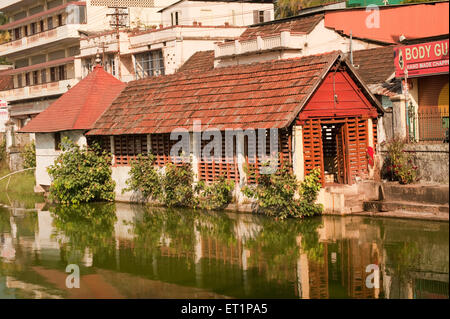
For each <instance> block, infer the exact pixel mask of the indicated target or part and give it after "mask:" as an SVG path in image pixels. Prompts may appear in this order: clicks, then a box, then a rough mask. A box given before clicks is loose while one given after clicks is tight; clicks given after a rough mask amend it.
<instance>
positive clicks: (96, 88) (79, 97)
mask: <svg viewBox="0 0 450 319" xmlns="http://www.w3.org/2000/svg"><path fill="white" fill-rule="evenodd" d="M124 87H125V83H123V82H121V81H119V80H117V79H116V78H115V77H114V76H112V75H111V74H109V73H108V72H106V71H105V70H103V68H102V67H101V66H96V67H95V68H94V70H93V72H92V73H90V74H89V75H88V76H87V77H86V78H84V79H83V80H82V81H80V82H78V83H77V84H76V85H75V86H74V87H73V88H71V89H70V90H69V91H68V92H66V93H65V94H63V95H62V96H61V97H60V98H59V99H57V100H56V101H55V102H54V103H53V104H51V105H50V106H49V107H48V108H47V109H46V110H44V111H43V112H41V113H40V114H39V115H37V116H36V117H35V118H33V119H32V120H31V121H30V122H29V123H28V124H27V125H26V126H25V127H24V128H22V129H21V130H20V132H22V133H49V132H59V131H68V130H87V129H90V128H91V127H92V125H93V124H94V122H95V121H96V120H97V119H98V118H99V116H100V115H101V114H102V113H103V112H104V111H105V110H106V109H107V108H108V106H110V105H111V103H112V101H113V100H114V99H115V98H116V97H117V95H118V94H119V93H120V92H121V91H122V89H123V88H124Z"/></svg>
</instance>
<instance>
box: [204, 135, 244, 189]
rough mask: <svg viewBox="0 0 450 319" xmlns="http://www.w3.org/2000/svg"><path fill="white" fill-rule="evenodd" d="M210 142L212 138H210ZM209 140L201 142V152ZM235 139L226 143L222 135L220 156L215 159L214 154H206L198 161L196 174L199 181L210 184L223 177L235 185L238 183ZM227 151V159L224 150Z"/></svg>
mask: <svg viewBox="0 0 450 319" xmlns="http://www.w3.org/2000/svg"><path fill="white" fill-rule="evenodd" d="M211 140H212V138H211ZM211 140H202V142H201V147H202V150H203V149H204V147H205V146H206V145H207V144H208V143H209V142H210V141H211ZM235 140H236V139H235V138H234V139H233V140H229V141H227V142H228V144H226V138H225V134H222V156H220V157H219V158H215V157H214V156H213V155H214V154H208V155H209V156H208V157H206V158H203V156H202V158H201V159H200V160H199V166H198V172H199V179H200V180H203V181H208V182H212V181H215V180H217V179H218V178H219V177H220V176H223V177H225V178H226V179H228V180H233V181H234V182H235V183H238V182H239V169H238V161H237V155H236V143H235ZM227 148H228V149H229V150H230V151H229V153H230V154H229V157H226V155H227V153H226V149H227Z"/></svg>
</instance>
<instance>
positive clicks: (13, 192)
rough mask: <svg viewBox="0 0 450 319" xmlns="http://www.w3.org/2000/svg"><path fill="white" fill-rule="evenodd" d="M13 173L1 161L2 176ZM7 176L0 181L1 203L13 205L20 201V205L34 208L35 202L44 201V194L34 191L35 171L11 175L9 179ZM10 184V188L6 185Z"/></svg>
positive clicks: (0, 170) (0, 171)
mask: <svg viewBox="0 0 450 319" xmlns="http://www.w3.org/2000/svg"><path fill="white" fill-rule="evenodd" d="M9 173H11V171H10V170H9V168H8V166H7V165H6V164H5V163H4V162H1V163H0V178H1V177H3V176H5V175H7V174H9ZM8 179H9V178H5V179H4V180H2V181H0V203H2V204H5V205H8V206H11V204H12V203H14V202H16V203H17V202H18V203H19V204H18V205H15V206H20V207H23V206H24V207H25V208H34V204H35V203H42V202H43V201H44V196H42V195H38V194H36V193H35V192H34V185H35V178H34V171H33V170H31V171H25V172H22V173H17V174H15V175H12V176H11V180H10V181H9V185H8ZM7 185H8V189H6V186H7Z"/></svg>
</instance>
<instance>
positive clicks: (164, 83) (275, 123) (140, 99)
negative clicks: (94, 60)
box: [88, 52, 379, 135]
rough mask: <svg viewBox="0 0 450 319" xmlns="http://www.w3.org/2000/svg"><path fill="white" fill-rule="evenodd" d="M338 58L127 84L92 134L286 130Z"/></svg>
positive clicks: (320, 57)
mask: <svg viewBox="0 0 450 319" xmlns="http://www.w3.org/2000/svg"><path fill="white" fill-rule="evenodd" d="M340 57H342V52H331V53H326V54H320V55H312V56H307V57H302V58H296V59H288V60H278V61H270V62H267V63H254V64H247V65H239V66H233V67H225V68H218V69H214V70H211V71H208V72H180V73H177V74H174V75H168V76H160V77H153V78H148V79H143V80H139V81H134V82H129V83H128V85H127V87H126V88H125V89H124V90H123V91H122V93H121V94H120V95H119V96H118V98H117V99H116V100H115V101H114V102H113V103H112V105H111V107H110V108H109V109H108V110H107V111H106V112H105V113H104V114H103V115H102V116H101V117H100V118H99V120H98V121H97V122H96V123H95V125H94V126H93V128H92V130H91V131H89V132H88V134H89V135H121V134H151V133H170V132H172V131H173V130H174V129H175V128H181V129H187V130H189V131H192V125H193V122H194V121H195V120H200V121H201V124H202V129H203V130H206V129H208V128H217V129H219V130H225V129H236V128H245V129H247V128H284V127H287V126H289V125H290V124H291V123H292V122H293V120H294V119H295V117H296V116H297V115H298V113H299V112H300V110H301V108H302V107H303V106H304V104H305V103H306V101H307V100H308V98H309V97H310V96H311V94H312V93H313V92H314V91H315V89H316V88H317V87H318V85H319V84H320V83H321V80H322V78H323V76H325V74H326V73H327V72H328V70H329V69H330V68H331V66H332V65H333V64H334V62H335V61H336V60H337V59H339V58H340ZM352 72H353V70H352ZM374 100H375V98H373V99H372V101H374ZM373 103H377V102H373ZM377 106H379V105H378V104H377Z"/></svg>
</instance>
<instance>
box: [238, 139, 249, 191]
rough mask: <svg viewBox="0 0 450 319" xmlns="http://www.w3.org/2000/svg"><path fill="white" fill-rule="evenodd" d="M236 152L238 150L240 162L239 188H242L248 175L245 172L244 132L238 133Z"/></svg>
mask: <svg viewBox="0 0 450 319" xmlns="http://www.w3.org/2000/svg"><path fill="white" fill-rule="evenodd" d="M236 144H237V145H236V150H237V160H238V170H239V187H240V188H242V187H243V186H244V185H245V184H246V182H247V174H246V173H245V170H244V165H245V150H244V147H245V140H244V132H242V131H240V132H238V134H237V136H236Z"/></svg>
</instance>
